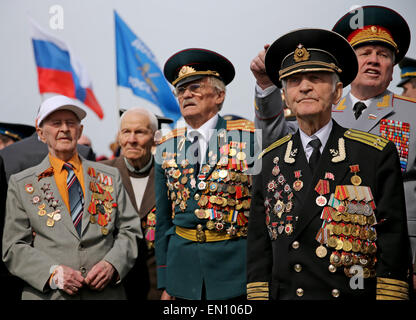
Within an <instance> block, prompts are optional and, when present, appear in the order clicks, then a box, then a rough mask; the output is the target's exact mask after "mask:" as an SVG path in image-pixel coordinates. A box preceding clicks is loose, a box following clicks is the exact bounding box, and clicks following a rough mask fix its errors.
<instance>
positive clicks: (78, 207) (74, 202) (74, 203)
mask: <svg viewBox="0 0 416 320" xmlns="http://www.w3.org/2000/svg"><path fill="white" fill-rule="evenodd" d="M63 168H64V169H66V170H67V171H68V178H67V179H66V186H67V189H68V196H69V207H70V209H71V217H72V222H73V223H74V227H75V229H76V230H77V232H78V235H81V220H82V212H83V211H84V195H83V192H82V188H81V185H80V183H79V181H78V178H77V176H76V175H75V173H74V168H73V166H72V165H71V164H70V163H65V164H64V165H63Z"/></svg>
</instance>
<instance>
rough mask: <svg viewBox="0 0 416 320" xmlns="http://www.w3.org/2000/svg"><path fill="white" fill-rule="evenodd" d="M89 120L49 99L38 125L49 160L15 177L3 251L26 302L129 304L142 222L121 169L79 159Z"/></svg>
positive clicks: (68, 103)
mask: <svg viewBox="0 0 416 320" xmlns="http://www.w3.org/2000/svg"><path fill="white" fill-rule="evenodd" d="M85 116H86V112H85V111H84V110H83V109H82V108H81V107H79V106H78V105H77V103H76V102H75V101H73V100H72V99H69V98H67V97H65V96H61V95H58V96H54V97H52V98H49V99H47V100H45V101H44V102H43V103H42V105H41V106H40V108H39V111H38V115H37V118H36V127H37V132H38V135H39V137H40V139H41V140H42V142H44V143H46V144H47V145H48V148H49V154H48V156H47V157H46V158H45V159H44V160H43V161H42V162H41V163H40V164H39V165H37V166H34V167H32V168H29V169H27V170H24V171H22V172H20V173H18V174H15V175H12V176H11V178H10V181H9V189H8V194H7V203H6V221H5V229H4V234H3V251H2V253H3V261H4V263H5V265H6V266H7V268H8V269H9V271H10V272H11V273H12V274H13V275H15V276H18V277H20V278H21V279H23V280H24V281H25V282H26V283H27V285H26V286H25V287H24V289H23V294H22V299H43V300H49V299H125V292H124V288H123V287H122V286H120V285H119V282H120V280H122V279H123V278H124V277H125V275H126V274H127V272H128V271H129V270H130V268H131V267H132V266H133V263H134V261H135V259H136V257H137V242H138V240H139V238H141V237H142V233H141V228H140V218H139V217H138V216H137V214H136V213H135V211H134V208H133V206H132V205H131V202H130V200H129V198H128V197H127V195H126V192H125V189H124V187H123V185H122V182H121V179H120V175H119V173H118V170H117V169H115V168H111V167H109V166H106V165H103V164H99V163H95V162H91V161H88V160H85V159H83V158H81V157H79V155H78V153H77V151H76V145H77V140H78V139H79V137H80V136H81V134H82V128H83V127H82V125H81V120H82V119H83V118H84V117H85Z"/></svg>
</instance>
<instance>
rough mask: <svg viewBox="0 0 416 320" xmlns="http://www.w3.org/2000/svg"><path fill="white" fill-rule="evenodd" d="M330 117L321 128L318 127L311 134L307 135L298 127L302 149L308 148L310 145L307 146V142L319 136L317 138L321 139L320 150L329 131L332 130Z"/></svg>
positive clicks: (325, 141) (326, 139)
mask: <svg viewBox="0 0 416 320" xmlns="http://www.w3.org/2000/svg"><path fill="white" fill-rule="evenodd" d="M332 126H333V123H332V119H331V120H329V122H328V123H327V124H326V125H324V126H323V127H322V128H321V129H319V130H318V131H316V132H315V133H314V134H313V135H311V136H308V135H307V134H306V133H305V132H303V131H302V130H301V129H300V128H299V132H300V139H301V141H302V146H303V150H306V148H309V147H310V146H308V143H309V142H310V141H312V140H314V139H316V138H319V140H320V141H321V148H320V150H321V151H322V150H323V148H324V147H325V145H326V143H327V141H328V139H329V135H330V133H331V130H332Z"/></svg>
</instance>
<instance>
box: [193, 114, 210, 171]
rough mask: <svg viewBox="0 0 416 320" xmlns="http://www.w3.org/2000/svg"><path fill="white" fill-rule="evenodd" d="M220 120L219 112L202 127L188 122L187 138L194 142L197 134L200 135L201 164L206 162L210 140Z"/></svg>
mask: <svg viewBox="0 0 416 320" xmlns="http://www.w3.org/2000/svg"><path fill="white" fill-rule="evenodd" d="M217 122H218V114H216V115H215V116H213V117H212V118H211V119H209V120H208V121H207V122H205V123H204V124H203V125H202V126H201V127H199V128H198V129H193V128H192V127H191V126H189V125H188V124H187V125H186V138H187V139H188V140H189V141H191V142H193V141H194V138H195V136H196V135H198V142H199V152H200V159H201V163H200V164H201V165H202V164H203V163H205V160H206V159H205V156H206V153H207V149H208V144H209V140H210V139H211V137H212V135H213V133H214V132H215V128H216V126H217Z"/></svg>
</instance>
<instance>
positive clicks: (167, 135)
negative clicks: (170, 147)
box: [159, 127, 186, 144]
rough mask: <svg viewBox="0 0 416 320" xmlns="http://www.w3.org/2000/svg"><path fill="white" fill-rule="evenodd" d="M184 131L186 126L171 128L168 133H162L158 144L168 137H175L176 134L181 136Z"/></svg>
mask: <svg viewBox="0 0 416 320" xmlns="http://www.w3.org/2000/svg"><path fill="white" fill-rule="evenodd" d="M185 132H186V127H183V128H176V129H173V130H172V131H170V132H169V133H168V134H166V135H164V136H163V137H162V139H160V141H159V144H162V143H163V142H165V141H167V140H169V139H172V138H176V137H178V136H183V135H184V134H185Z"/></svg>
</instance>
